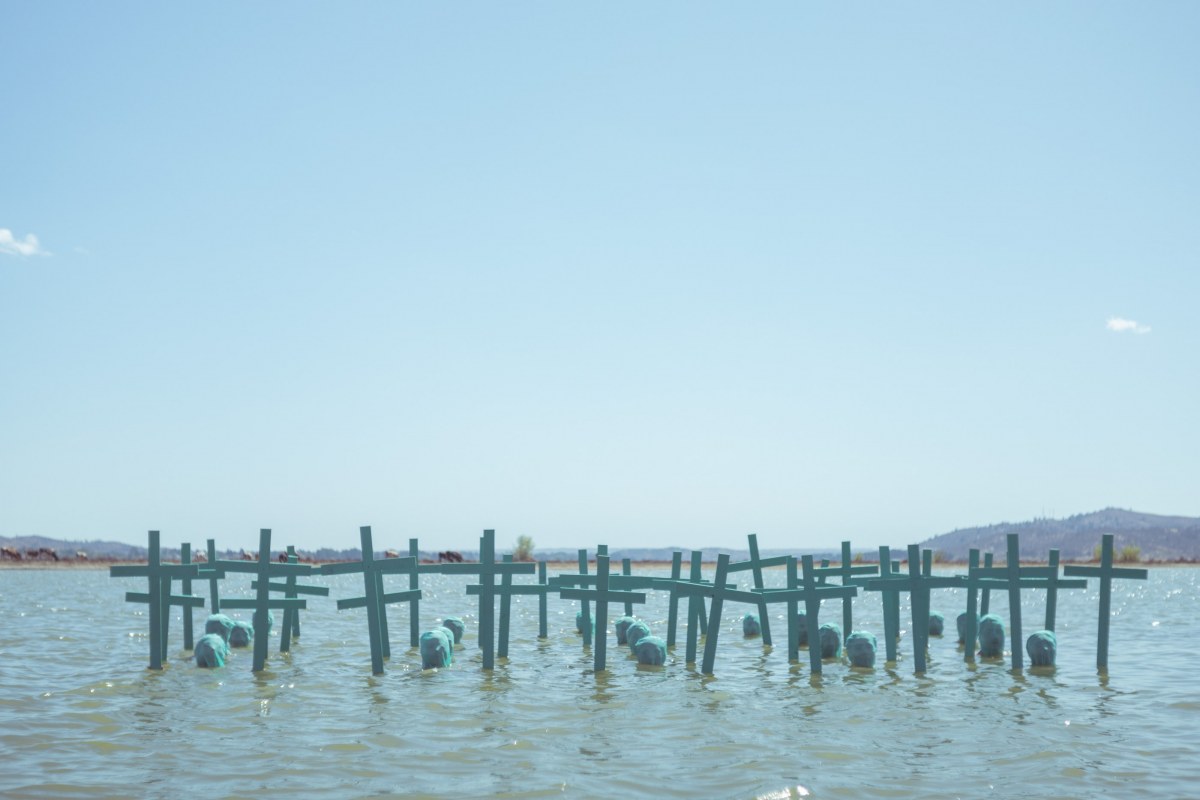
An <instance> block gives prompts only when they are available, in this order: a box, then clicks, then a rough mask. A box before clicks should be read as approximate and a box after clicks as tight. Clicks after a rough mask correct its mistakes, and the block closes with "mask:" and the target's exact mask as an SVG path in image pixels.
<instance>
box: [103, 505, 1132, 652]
mask: <svg viewBox="0 0 1200 800" xmlns="http://www.w3.org/2000/svg"><path fill="white" fill-rule="evenodd" d="M360 538H361V545H362V560H361V561H355V562H345V563H334V564H326V565H323V566H320V567H315V566H313V565H311V564H301V563H298V559H297V556H296V551H295V548H294V547H288V548H287V551H286V561H272V560H271V557H270V554H271V531H270V530H267V529H264V530H262V531H261V533H260V538H259V549H258V559H257V560H256V561H230V560H218V559H217V557H216V546H215V543H214V540H212V539H209V540H208V547H207V560H206V561H204V562H200V563H196V562H194V561H193V560H192V553H191V547H190V545H189V544H183V545H182V546H181V548H180V563H178V564H174V563H164V562H163V561H162V559H161V552H160V546H159V533H158V531H150V534H149V546H148V563H147V564H146V565H145V566H114V567H111V568H110V574H111V575H112V576H113V577H143V578H146V580H147V591H146V592H144V593H141V592H128V593H126V595H125V599H126V600H127V601H130V602H135V603H145V604H147V605H148V606H149V615H148V616H149V622H150V636H149V639H150V668H151V669H162V665H163V660H164V659H165V658H166V656H167V636H168V627H169V621H170V618H171V607H172V606H179V607H182V608H183V610H184V614H183V638H184V648H185V649H187V650H191V649H192V647H193V641H192V638H193V631H192V609H193V608H202V607H203V606H204V605H205V600H204V598H203V597H200V596H196V595H193V594H192V582H193V581H203V580H208V581H209V602H210V603H211V609H212V613H213V614H217V613H220V611H221V610H222V609H223V608H224V609H233V608H240V609H249V610H252V611H253V626H254V634H255V635H254V658H253V670H254V671H255V672H257V671H260V670H262V669H264V668H265V664H266V661H267V657H268V645H269V641H268V639H269V631H270V621H269V619H270V617H269V613H270V610H272V609H278V610H282V611H283V624H282V626H281V628H282V633H281V638H280V645H279V649H280V651H281V652H286V651H287V650H288V649H289V647H290V645H291V642H292V640H294V639H295V638H297V637H298V636H299V635H300V621H299V612H300V610H301V609H304V608H306V607H307V600H306V599H305V598H304V597H302V596H301V595H308V596H313V595H328V593H329V589H328V588H327V587H323V586H308V585H303V584H299V583H297V580H296V579H297V578H298V577H301V576H308V575H312V574H321V575H339V574H347V573H361V574H362V577H363V595H362V596H361V597H352V598H345V599H340V600H338V601H337V607H338V609H339V610H342V609H354V608H363V609H365V610H366V622H367V637H368V640H369V642H370V648H371V671H372V672H373V673H374V674H376V675H379V674H382V673H383V671H384V661H385V660H386V659H388V658H389V657H390V655H391V648H390V637H389V634H388V617H387V606H389V605H393V604H398V603H408V604H409V613H408V617H409V639H410V646H411V647H414V648H415V647H418V644H419V640H420V637H421V631H420V601H421V588H420V576H421V575H422V574H429V573H441V574H451V575H472V576H476V577H477V578H478V583H475V584H469V585H468V586H467V587H466V593H467V595H473V596H477V597H478V599H479V615H478V621H479V636H478V642H479V647H480V649H481V650H482V657H483V658H482V660H483V669H485V670H491V669H494V667H495V660H496V658H497V657H500V658H507V656H508V640H509V626H510V616H511V614H510V608H511V599H512V597H513V596H514V595H536V596H537V597H538V601H539V602H538V605H539V608H538V611H539V613H538V638H541V639H545V638H546V637H547V635H548V631H547V599H548V595H549V594H550V593H551V592H554V593H557V594H558V595H559V597H560V598H561V599H565V600H578V601H580V606H581V611H580V625H579V629H580V631H581V632H582V635H583V646H584V648H589V647H591V649H592V654H593V665H594V668H595V670H596V671H597V672H599V671H603V670H604V669H605V668H606V659H607V648H606V642H607V635H606V631H607V627H608V610H609V604H610V603H621V604H623V605H624V610H625V614H626V615H627V616H629V615H632V614H633V606H634V605H635V604H641V603H645V602H646V593H645V590H653V591H665V592H667V593H668V600H669V604H668V618H667V637H666V647H668V648H673V647H674V646H675V643H676V631H677V628H678V617H679V603H680V600H686V601H687V643H686V663H688V664H694V663H696V662H697V656H698V649H699V637H700V636H703V637H704V652H703V655H702V658H701V660H700V671H701V672H702V673H704V674H710V675H711V674H712V673H713V669H714V667H715V662H716V655H717V642H718V639H719V633H720V629H721V625H720V621H721V619H722V614H723V613H724V604H725V603H727V602H729V603H744V604H746V605H747V606H750V607H752V608H754V609H755V610H756V611H757V612H758V613H757V615H756V617H757V621H758V623H759V625H760V631H761V635H762V641H763V644H764V646H771V645H772V644H773V641H772V632H771V629H770V622H769V620H770V614H769V608H770V606H771V605H772V604H774V603H786V604H787V615H786V618H787V628H788V630H787V642H788V659H789V661H799V657H800V656H799V651H800V645H801V644H802V643H803V641H805V640H807V641H808V642H809V643H810V646H809V658H810V664H811V669H812V672H813V673H820V672H821V664H822V654H821V648H819V647H818V646H817V642H818V641H819V638H820V635H819V631H820V622H819V616H820V611H821V603H822V601H823V600H825V599H840V600H841V601H842V625H843V629H844V630H845V631H846V632H847V633H850V632H851V631H853V630H854V627H853V617H852V605H851V600H852V599H853V598H854V597H855V596H857V594H858V592H859V590H860V589H861V590H864V591H867V592H878V593H879V594H880V597H881V600H882V603H883V620H884V642H885V646H886V654H887V660H888V661H889V662H895V661H896V660H897V652H896V649H897V641H898V640H899V635H900V605H901V604H900V595H901V594H902V593H907V594H908V595H909V598H910V602H909V605H910V607H911V609H912V625H911V636H910V638H911V640H912V647H913V663H914V669H915V671H916V672H918V673H922V672H925V671H926V666H927V665H926V650H927V647H928V642H929V637H930V616H931V612H930V606H931V599H930V598H931V594H932V592H933V591H935V590H938V589H951V588H962V589H965V590H966V593H967V610H966V614H965V615H964V617H965V620H966V625H965V631H964V632H963V640H964V648H963V650H964V658H965V659H966V660H968V661H971V660H974V658H975V643H976V637H977V635H978V630H977V626H978V622H979V618H980V615H981V614H987V612H988V601H989V595H990V592H992V591H1007V592H1008V594H1009V617H1010V619H1009V630H1010V634H1011V642H1012V646H1011V653H1012V667H1013V669H1014V670H1020V669H1022V667H1023V649H1022V646H1021V645H1022V632H1021V627H1022V620H1021V590H1022V589H1042V590H1045V592H1046V616H1045V628H1044V629H1045V630H1046V631H1050V632H1053V631H1054V625H1055V616H1056V607H1057V606H1056V604H1057V592H1058V590H1059V589H1074V588H1083V587H1085V586H1086V585H1087V581H1086V578H1098V579H1099V581H1100V611H1099V634H1098V637H1097V647H1096V665H1097V667H1098V668H1099V669H1100V670H1101V671H1104V670H1107V667H1108V640H1109V636H1108V634H1109V621H1110V618H1111V597H1112V581H1113V580H1114V579H1140V580H1145V579H1146V578H1147V577H1148V573H1147V571H1146V570H1144V569H1127V568H1117V567H1115V566H1114V564H1113V537H1112V535H1111V534H1105V535H1104V536H1103V538H1102V543H1101V558H1100V564H1099V565H1098V566H1066V567H1064V568H1062V570H1061V574H1060V567H1059V563H1058V562H1059V553H1058V551H1057V550H1051V551H1050V553H1049V559H1048V561H1049V563H1048V565H1047V566H1021V565H1020V560H1019V551H1020V548H1019V542H1018V539H1017V535H1016V534H1009V535H1008V541H1007V553H1006V564H1005V566H999V567H998V566H993V562H992V555H991V554H990V553H988V554H985V555H984V557H983V559H982V563H981V560H980V553H979V551H978V550H972V551H971V553H970V559H969V562H968V567H967V573H966V574H965V575H934V574H933V565H932V561H933V559H932V553H931V551H929V550H925V551H924V552H922V551H921V550H920V548H919V547H918V546H917V545H909V547H908V569H907V572H901V570H900V564H899V563H898V562H894V561H892V559H891V551H890V549H889V548H887V547H881V548H879V563H878V564H855V563H853V560H852V558H851V548H850V542H848V541H847V542H842V548H841V550H842V552H841V563H840V565H836V566H830V564H829V562H828V561H822V562H821V564H820V566H817V565H816V564H814V561H813V557H812V556H807V555H806V556H803V557H802V558H800V559H797V558H796V557H794V556H776V557H772V558H762V557H760V555H759V548H758V540H757V537H756V536H755V535H754V534H750V535H749V537H748V538H749V550H750V558H749V559H747V560H745V561H736V562H733V561H731V560H730V557H729V556H728V555H725V554H722V555H720V556H718V558H717V564H716V571H715V575H714V576H713V579H712V580H711V581H707V580H703V579H702V577H701V553H700V551H692V553H691V560H690V565H689V567H690V568H689V571H688V576H687V577H686V578H685V577H684V576H683V553H682V552H676V553H674V555H673V558H672V561H671V573H670V577H666V578H663V577H651V576H644V575H633V574H632V571H631V568H630V566H631V565H630V563H629V560H628V559H625V560H624V561H623V563H622V569H621V574H615V573H614V572H613V571H612V569H611V565H610V563H609V556H608V548H607V547H606V546H605V545H600V546H599V547H598V548H597V551H596V557H595V562H596V571H595V573H594V574H589V572H588V565H589V559H588V554H587V551H586V550H580V551H579V570H578V572H575V573H563V574H560V575H557V576H554V577H550V578H548V577H547V569H546V563H545V562H544V561H543V562H538V563H533V562H514V561H513V559H512V556H509V555H506V556H503V557H502V559H501V560H500V561H497V560H496V546H495V532H494V531H492V530H485V531H484V532H483V536H482V537H481V538H480V545H479V561H477V562H461V563H436V564H434V563H421V562H420V559H419V557H418V548H417V540H416V539H410V540H409V554H408V555H407V556H405V557H397V558H383V559H377V558H375V557H374V552H375V551H374V544H373V542H372V538H371V528H370V527H369V526H367V527H363V528H361V529H360ZM770 567H784V568H785V569H786V583H785V585H784V586H783V587H778V588H777V587H766V586H765V583H764V580H763V570H764V569H766V568H770ZM231 572H246V573H251V574H252V575H253V576H254V580H253V581H252V583H251V588H252V589H253V590H254V592H255V594H254V597H253V598H239V599H225V600H221V598H220V593H219V582H220V580H221V579H222V578H224V577H225V576H226V574H227V573H231ZM738 572H750V573H751V575H752V578H753V584H754V586H753V588H751V589H749V590H744V589H739V588H737V585H736V584H734V583H730V582H729V579H730V576H732V575H734V574H735V573H738ZM386 575H407V576H408V588H407V589H404V590H402V591H389V590H388V588H387V586H386V585H385V582H384V576H386ZM519 575H536V577H535V579H534V582H532V583H516V582H514V580H513V579H514V577H515V576H519ZM1072 577H1074V578H1076V580H1070V578H1072ZM497 579H499V582H497ZM830 579H833V580H836V581H837V583H831V582H830ZM176 581H178V582H179V589H180V591H179V593H178V594H177V593H175V591H174V584H175V582H176ZM497 602H498V603H499V609H500V613H499V620H498V624H497V619H496V606H497ZM706 602H707V608H706ZM593 604H594V606H595V614H594V616H593V614H592V605H593ZM801 606H802V607H803V614H801ZM593 624H594V630H595V631H597V632H598V633H597V635H596V636H595V643H594V646H593V641H592V639H593Z"/></svg>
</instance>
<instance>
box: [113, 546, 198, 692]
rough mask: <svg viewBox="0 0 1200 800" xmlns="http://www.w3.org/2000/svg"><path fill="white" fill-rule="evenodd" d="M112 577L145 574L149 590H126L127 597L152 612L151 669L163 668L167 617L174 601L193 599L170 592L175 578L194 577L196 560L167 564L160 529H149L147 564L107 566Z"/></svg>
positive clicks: (143, 576)
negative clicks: (161, 544) (160, 541)
mask: <svg viewBox="0 0 1200 800" xmlns="http://www.w3.org/2000/svg"><path fill="white" fill-rule="evenodd" d="M108 574H109V577H112V578H145V579H146V592H145V593H141V592H126V593H125V601H126V602H128V603H145V604H146V605H147V606H148V607H149V612H150V669H162V662H163V658H164V657H165V656H166V648H167V641H166V617H167V616H168V615H169V614H170V610H171V603H172V602H174V601H176V600H177V601H178V602H179V603H185V602H187V603H191V602H193V600H200V605H201V606H203V605H204V600H203V599H202V598H194V599H193V600H188V599H185V598H184V597H183V596H182V595H172V594H171V580H172V578H182V577H184V576H191V577H195V575H196V565H195V564H164V563H163V562H162V551H161V548H160V546H159V535H158V531H150V532H149V536H148V542H147V547H146V565H145V566H144V567H143V566H118V567H109V568H108Z"/></svg>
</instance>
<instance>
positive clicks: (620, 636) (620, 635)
mask: <svg viewBox="0 0 1200 800" xmlns="http://www.w3.org/2000/svg"><path fill="white" fill-rule="evenodd" d="M635 622H637V620H636V619H634V618H633V617H617V621H616V622H614V623H613V629H614V630H616V632H617V644H629V642H628V640H627V639H626V638H625V634H626V632H628V631H629V626H630V625H632V624H633V623H635Z"/></svg>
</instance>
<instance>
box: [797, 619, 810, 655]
mask: <svg viewBox="0 0 1200 800" xmlns="http://www.w3.org/2000/svg"><path fill="white" fill-rule="evenodd" d="M796 634H797V635H796V644H798V645H800V646H801V647H807V646H808V615H807V614H797V615H796Z"/></svg>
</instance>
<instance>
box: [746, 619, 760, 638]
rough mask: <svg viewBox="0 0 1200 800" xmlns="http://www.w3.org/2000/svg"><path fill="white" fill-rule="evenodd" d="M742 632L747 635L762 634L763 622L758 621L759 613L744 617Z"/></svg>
mask: <svg viewBox="0 0 1200 800" xmlns="http://www.w3.org/2000/svg"><path fill="white" fill-rule="evenodd" d="M742 634H743V635H745V636H761V635H762V623H761V622H759V621H758V614H746V616H744V617H742Z"/></svg>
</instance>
